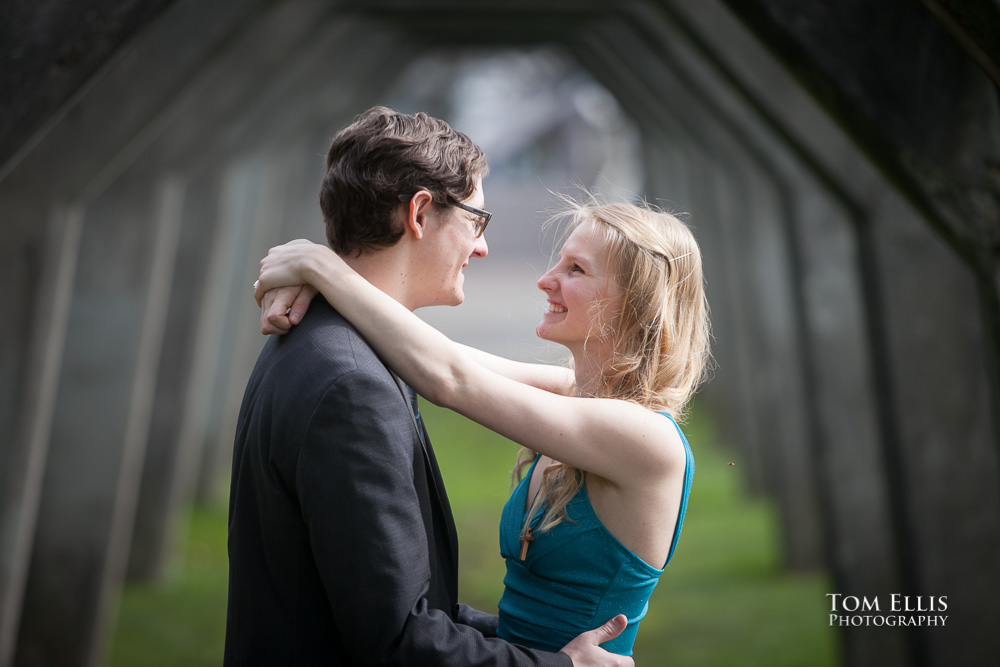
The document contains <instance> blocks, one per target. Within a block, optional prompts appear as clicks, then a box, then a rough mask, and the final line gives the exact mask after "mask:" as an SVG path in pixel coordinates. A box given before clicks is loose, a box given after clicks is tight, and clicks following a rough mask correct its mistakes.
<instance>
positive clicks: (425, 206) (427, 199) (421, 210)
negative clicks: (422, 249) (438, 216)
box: [403, 190, 434, 240]
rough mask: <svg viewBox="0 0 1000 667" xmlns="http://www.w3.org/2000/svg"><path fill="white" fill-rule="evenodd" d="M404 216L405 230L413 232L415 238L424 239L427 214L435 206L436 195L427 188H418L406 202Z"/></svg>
mask: <svg viewBox="0 0 1000 667" xmlns="http://www.w3.org/2000/svg"><path fill="white" fill-rule="evenodd" d="M404 204H405V208H404V216H403V232H404V233H406V234H413V236H414V238H416V239H418V240H419V239H422V238H423V237H424V232H425V231H426V230H427V222H428V221H427V216H428V215H429V214H430V212H431V208H432V207H433V206H434V197H433V195H431V193H430V192H429V191H427V190H418V191H417V193H416V194H415V195H413V196H412V197H410V200H409V201H408V202H405V203H404Z"/></svg>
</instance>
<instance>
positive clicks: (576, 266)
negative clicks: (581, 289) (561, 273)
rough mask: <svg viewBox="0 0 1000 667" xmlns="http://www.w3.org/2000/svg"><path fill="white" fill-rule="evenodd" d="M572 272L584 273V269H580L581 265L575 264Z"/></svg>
mask: <svg viewBox="0 0 1000 667" xmlns="http://www.w3.org/2000/svg"><path fill="white" fill-rule="evenodd" d="M570 271H579V272H580V273H583V269H581V268H580V265H579V264H574V265H573V267H572V268H571V269H570Z"/></svg>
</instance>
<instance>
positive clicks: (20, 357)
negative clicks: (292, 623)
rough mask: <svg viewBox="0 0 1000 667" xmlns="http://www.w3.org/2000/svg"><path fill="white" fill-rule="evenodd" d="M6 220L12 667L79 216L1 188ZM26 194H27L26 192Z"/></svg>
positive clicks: (3, 636)
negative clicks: (13, 321)
mask: <svg viewBox="0 0 1000 667" xmlns="http://www.w3.org/2000/svg"><path fill="white" fill-rule="evenodd" d="M0 190H2V194H0V202H2V204H0V207H2V208H3V210H4V211H5V214H6V215H7V216H8V217H7V223H8V224H7V226H5V241H6V243H5V244H4V249H3V253H2V254H3V261H0V266H3V269H4V271H5V273H6V274H7V275H6V276H5V278H6V279H7V280H6V281H5V282H7V283H8V284H11V285H21V286H22V287H23V289H21V290H18V291H15V292H14V295H13V298H14V300H13V301H12V303H11V304H10V305H11V308H12V312H21V313H25V317H24V320H23V321H24V327H23V328H20V327H13V328H8V330H5V332H4V334H3V336H4V338H5V340H4V343H3V345H2V346H0V348H2V349H3V356H2V357H0V358H2V365H3V372H2V373H0V382H2V385H0V391H2V394H3V400H0V405H3V408H2V409H0V410H2V411H0V424H2V427H0V428H2V431H0V432H2V433H3V443H4V445H3V446H0V480H2V484H0V666H3V667H6V666H7V665H9V664H11V661H12V660H13V656H14V647H15V645H16V643H17V633H18V628H19V625H20V620H21V604H22V600H23V596H24V587H25V578H26V576H27V571H28V565H29V563H30V560H31V553H32V542H33V536H34V532H35V525H36V519H37V516H38V503H39V499H40V497H41V481H42V475H43V472H44V469H45V461H46V458H47V455H48V442H49V433H50V429H51V425H50V424H51V418H52V412H53V409H54V403H55V395H56V387H57V383H58V376H59V367H60V364H61V359H62V350H63V345H64V339H65V335H66V318H67V314H68V310H69V298H70V294H71V291H72V279H73V275H74V273H75V265H76V264H75V261H76V255H77V252H78V246H79V242H80V231H81V227H82V211H80V209H79V208H74V207H55V208H53V209H52V210H51V211H50V212H49V214H48V220H47V221H46V219H45V206H46V205H47V204H44V203H43V204H39V203H38V202H28V201H25V200H24V199H23V198H22V197H21V196H19V195H18V194H17V193H16V192H11V191H10V190H9V189H6V188H0ZM22 194H23V193H22Z"/></svg>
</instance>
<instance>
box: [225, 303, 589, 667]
mask: <svg viewBox="0 0 1000 667" xmlns="http://www.w3.org/2000/svg"><path fill="white" fill-rule="evenodd" d="M457 579H458V541H457V537H456V534H455V524H454V520H453V518H452V514H451V508H450V506H449V504H448V498H447V496H446V494H445V490H444V485H443V483H442V481H441V475H440V471H439V470H438V466H437V461H436V460H435V458H434V452H433V450H432V449H431V446H430V441H429V439H428V438H427V435H426V431H424V430H423V429H422V426H419V425H418V423H417V421H416V420H415V418H414V414H413V412H412V410H411V408H410V405H409V401H408V400H407V398H406V394H405V387H404V385H403V384H402V382H401V381H400V380H399V379H398V378H397V377H396V376H395V374H393V373H391V372H390V371H389V370H388V369H387V368H386V367H385V365H383V364H382V362H381V361H380V360H379V358H378V357H377V356H376V355H375V353H374V352H373V351H372V349H371V348H370V347H369V346H368V344H367V343H366V342H365V340H364V339H363V338H362V337H361V336H360V334H358V332H357V331H356V330H355V329H354V328H353V327H352V326H351V325H350V324H349V323H348V322H347V321H346V320H344V319H343V318H342V317H341V316H340V315H339V314H338V313H337V312H336V311H335V310H333V308H331V307H330V306H329V305H328V304H327V303H326V302H325V301H324V300H323V299H322V298H317V299H315V300H314V302H313V304H312V306H311V308H310V310H309V313H308V315H307V316H306V317H305V319H304V321H303V322H302V324H300V325H299V326H297V327H295V329H294V330H293V331H292V332H291V333H289V334H287V335H285V336H281V337H272V338H271V339H270V340H269V341H268V342H267V343H266V344H265V346H264V349H263V351H262V352H261V354H260V358H259V359H258V360H257V364H256V366H255V368H254V370H253V374H252V375H251V377H250V381H249V383H248V384H247V388H246V393H245V395H244V398H243V405H242V407H241V409H240V415H239V421H238V423H237V429H236V442H235V450H234V453H233V474H232V489H231V494H230V500H229V608H228V614H227V625H226V654H225V664H226V665H266V666H268V667H270V666H274V665H295V666H296V667H302V666H307V665H320V664H322V665H367V664H378V665H442V666H450V665H454V666H456V667H457V666H459V665H461V666H474V665H563V666H565V665H570V664H571V661H570V660H569V658H568V656H566V655H565V654H551V653H544V652H540V651H533V650H529V649H525V648H522V647H518V646H515V645H512V644H508V643H506V642H503V641H501V640H499V639H496V638H488V637H490V636H491V635H493V634H494V633H495V630H496V617H494V616H491V615H488V614H484V613H482V612H478V611H475V610H473V609H471V608H469V607H466V606H465V605H459V604H458V600H457V596H458V584H457Z"/></svg>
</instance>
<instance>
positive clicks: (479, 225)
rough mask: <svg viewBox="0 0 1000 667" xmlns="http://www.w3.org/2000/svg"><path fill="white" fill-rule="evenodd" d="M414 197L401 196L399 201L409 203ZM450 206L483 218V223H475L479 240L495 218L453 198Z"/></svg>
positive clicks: (487, 212) (477, 221) (449, 202)
mask: <svg viewBox="0 0 1000 667" xmlns="http://www.w3.org/2000/svg"><path fill="white" fill-rule="evenodd" d="M412 197H413V195H399V201H401V202H408V201H410V199H411V198H412ZM448 205H449V206H455V207H457V208H460V209H462V210H463V211H468V212H469V213H472V214H473V215H476V216H478V217H480V218H482V220H481V221H480V220H476V221H475V222H474V223H473V224H474V225H475V229H476V238H477V239H478V238H479V237H480V236H482V235H483V232H485V231H486V225H488V224H490V220H491V219H492V218H493V214H492V213H490V212H489V211H484V210H483V209H481V208H475V207H473V206H469V205H467V204H463V203H462V202H459V201H455V199H454V198H453V197H448Z"/></svg>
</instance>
